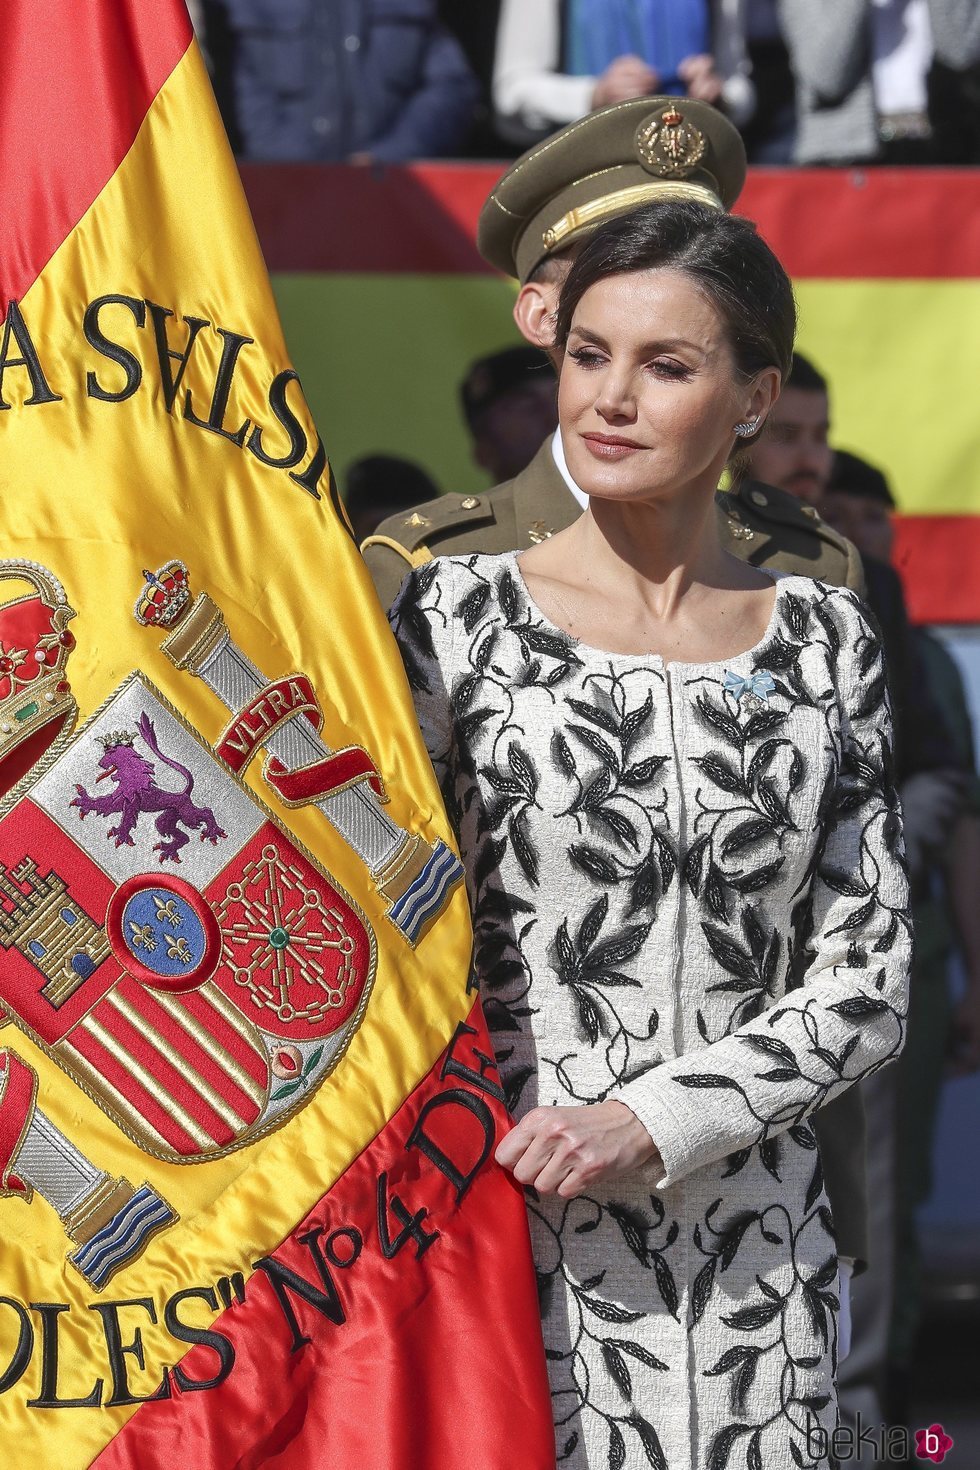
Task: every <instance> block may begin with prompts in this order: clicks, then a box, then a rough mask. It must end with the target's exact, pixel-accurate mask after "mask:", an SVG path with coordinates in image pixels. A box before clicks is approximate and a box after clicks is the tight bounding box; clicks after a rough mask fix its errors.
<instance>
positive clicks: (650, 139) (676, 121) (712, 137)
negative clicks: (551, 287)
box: [477, 97, 745, 281]
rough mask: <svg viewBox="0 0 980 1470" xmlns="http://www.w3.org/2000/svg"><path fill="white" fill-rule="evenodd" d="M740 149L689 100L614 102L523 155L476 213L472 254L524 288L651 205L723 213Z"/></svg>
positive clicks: (731, 199)
mask: <svg viewBox="0 0 980 1470" xmlns="http://www.w3.org/2000/svg"><path fill="white" fill-rule="evenodd" d="M744 183H745V145H744V144H743V142H742V139H741V137H740V136H739V133H738V131H737V129H736V128H735V127H734V126H733V125H732V123H730V122H729V121H728V119H727V118H726V117H725V116H724V114H723V113H721V112H719V111H718V109H717V108H716V107H711V106H709V105H708V103H706V102H694V101H692V100H691V99H690V98H689V97H638V98H634V99H633V100H632V101H630V102H614V103H613V104H612V105H611V106H609V107H600V108H599V109H598V111H596V112H590V113H589V114H588V116H586V117H583V118H581V119H580V120H579V121H578V122H574V123H571V124H570V125H569V126H568V127H567V128H562V130H561V132H559V133H554V134H552V136H551V137H550V138H547V139H545V141H544V142H543V143H538V144H537V145H536V146H535V147H534V148H529V149H528V151H527V152H526V153H525V154H523V155H522V156H521V157H520V158H519V159H518V160H517V162H516V163H514V164H512V165H511V167H510V168H509V169H508V170H507V172H506V173H505V174H504V176H503V178H502V179H501V180H500V182H499V183H498V184H497V186H496V188H495V189H494V190H493V191H492V193H491V195H490V197H489V199H488V200H487V202H486V204H485V205H484V206H483V210H482V212H481V214H480V224H479V229H478V232H477V244H478V246H479V249H480V253H481V255H482V256H483V257H484V259H485V260H488V261H489V262H490V264H491V265H494V266H496V267H497V269H498V270H500V271H503V272H504V273H505V274H506V275H509V276H517V278H518V279H519V280H521V281H526V280H527V278H528V277H529V276H530V274H531V273H532V271H533V270H534V268H535V266H537V265H539V264H540V263H541V261H542V260H543V259H544V258H545V257H546V256H548V255H551V254H553V253H554V252H556V251H559V250H564V249H565V248H566V247H567V246H568V245H570V244H571V243H572V242H573V241H574V240H577V239H579V238H581V236H582V235H584V234H586V233H587V232H588V231H589V230H591V229H594V228H595V226H596V225H599V224H601V223H602V222H603V221H604V220H607V219H610V218H612V216H613V215H618V214H625V213H626V211H627V210H630V209H636V208H637V206H638V205H641V204H646V203H648V202H649V201H650V200H652V199H665V200H666V199H696V200H700V201H702V202H703V203H705V204H710V205H713V206H714V207H715V208H716V209H731V207H732V205H733V204H734V203H735V200H736V199H737V198H738V196H739V194H740V192H741V189H742V185H743V184H744Z"/></svg>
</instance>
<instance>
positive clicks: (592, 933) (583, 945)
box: [562, 893, 609, 955]
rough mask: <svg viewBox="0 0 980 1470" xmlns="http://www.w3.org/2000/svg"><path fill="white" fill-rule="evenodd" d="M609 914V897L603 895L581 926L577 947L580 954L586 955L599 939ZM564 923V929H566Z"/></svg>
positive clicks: (576, 942)
mask: <svg viewBox="0 0 980 1470" xmlns="http://www.w3.org/2000/svg"><path fill="white" fill-rule="evenodd" d="M608 912H609V895H608V894H606V893H603V894H602V895H601V897H600V898H597V899H596V901H595V903H594V904H593V905H592V907H591V908H590V909H589V911H588V912H587V914H586V915H585V918H584V919H583V920H582V923H581V925H580V926H579V931H578V938H577V939H576V941H575V947H576V949H577V950H578V952H579V954H580V955H581V954H585V953H586V952H587V951H588V950H589V949H591V947H592V945H593V944H594V943H595V941H596V940H597V939H598V937H599V933H600V931H601V929H602V926H603V924H604V923H605V922H606V914H607V913H608ZM564 927H565V926H564V923H563V924H562V928H564Z"/></svg>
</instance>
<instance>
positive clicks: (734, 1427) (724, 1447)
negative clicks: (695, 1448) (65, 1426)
mask: <svg viewBox="0 0 980 1470" xmlns="http://www.w3.org/2000/svg"><path fill="white" fill-rule="evenodd" d="M752 1427H753V1426H752V1425H751V1424H726V1425H725V1427H724V1429H719V1431H718V1433H717V1434H716V1435H715V1437H714V1439H713V1440H712V1441H711V1450H710V1452H709V1454H708V1470H727V1466H728V1459H729V1456H730V1455H731V1452H732V1449H733V1447H734V1445H735V1443H736V1441H737V1440H738V1438H739V1436H740V1435H742V1434H746V1433H747V1432H748V1431H749V1430H750V1429H751V1428H752Z"/></svg>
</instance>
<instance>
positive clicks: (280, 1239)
mask: <svg viewBox="0 0 980 1470" xmlns="http://www.w3.org/2000/svg"><path fill="white" fill-rule="evenodd" d="M0 139H2V144H3V165H4V167H3V180H2V184H0V189H2V208H0V298H2V300H0V315H2V322H3V325H2V334H0V484H2V500H0V516H2V525H3V539H2V542H0V789H2V793H3V794H2V798H0V1027H2V1035H0V1217H2V1227H0V1228H2V1235H3V1251H2V1268H0V1422H2V1433H3V1438H2V1443H3V1446H4V1457H5V1460H6V1463H7V1464H9V1465H17V1466H31V1467H41V1466H49V1465H50V1466H55V1465H57V1466H58V1467H59V1470H71V1467H75V1466H79V1467H81V1466H88V1465H92V1464H98V1465H99V1466H100V1467H104V1470H109V1467H123V1466H131V1467H139V1470H154V1467H157V1466H160V1467H163V1466H166V1467H168V1470H173V1467H178V1466H179V1467H185V1466H195V1467H198V1466H202V1467H224V1466H228V1467H231V1466H234V1467H236V1470H245V1467H252V1466H283V1467H285V1466H289V1467H300V1470H302V1467H306V1466H314V1465H317V1466H319V1465H330V1466H332V1467H336V1470H345V1467H350V1470H353V1467H355V1466H356V1467H358V1470H364V1467H375V1466H377V1467H384V1470H409V1467H411V1470H457V1467H458V1470H463V1467H464V1466H465V1467H469V1466H470V1465H471V1464H475V1463H478V1464H480V1465H482V1466H486V1467H495V1466H501V1467H502V1466H504V1465H508V1466H509V1465H511V1464H513V1463H515V1462H519V1463H520V1464H521V1465H522V1467H528V1470H534V1467H547V1466H549V1465H553V1463H554V1440H553V1432H552V1428H551V1415H550V1406H549V1402H548V1388H547V1378H546V1374H545V1371H544V1363H543V1354H542V1350H541V1340H540V1330H539V1326H538V1318H537V1307H536V1300H535V1290H534V1276H533V1269H532V1266H531V1263H530V1254H529V1250H528V1244H527V1231H526V1223H525V1214H524V1205H523V1200H522V1198H521V1196H520V1193H519V1191H518V1190H517V1189H516V1188H515V1186H514V1185H513V1184H512V1182H511V1181H510V1180H509V1179H508V1178H507V1177H506V1176H505V1175H504V1174H503V1173H502V1171H500V1170H499V1168H498V1167H497V1166H496V1165H495V1164H494V1162H493V1147H494V1142H495V1139H496V1137H497V1135H498V1134H499V1133H500V1132H501V1130H502V1129H504V1128H506V1126H507V1118H506V1110H505V1105H504V1098H503V1093H502V1089H501V1086H500V1079H499V1076H498V1073H497V1069H496V1066H495V1064H494V1060H493V1052H492V1049H491V1046H490V1043H489V1040H488V1036H487V1030H486V1026H485V1023H484V1020H483V1018H482V1015H481V1011H480V1007H479V1004H478V1002H477V1001H476V999H475V997H474V995H473V994H472V993H471V992H470V991H469V989H468V983H467V977H468V970H469V954H470V943H471V936H470V928H469V919H468V911H467V903H466V896H465V892H464V889H463V885H462V883H461V881H460V880H461V876H462V875H461V868H460V864H459V860H458V858H457V856H456V854H455V852H454V850H453V846H452V839H451V837H450V833H449V829H448V827H447V823H446V818H445V814H444V812H443V809H442V806H441V804H440V800H439V795H438V791H437V788H436V785H435V782H434V778H433V774H432V771H431V768H430V766H429V764H428V760H427V758H426V756H425V753H424V750H423V748H422V745H421V741H420V739H419V736H418V732H417V728H416V725H415V720H414V715H413V712H412V706H411V701H410V698H409V694H408V690H407V686H406V683H405V680H404V677H403V674H402V671H401V666H400V662H399V660H398V656H397V652H396V650H395V647H394V644H393V642H392V640H391V638H390V636H389V633H388V630H387V627H386V625H385V623H384V620H383V617H382V615H381V612H380V610H379V608H378V606H377V603H376V601H375V598H374V594H373V591H372V589H371V586H370V583H369V581H368V578H367V576H366V574H365V572H364V569H363V567H362V564H361V561H360V558H359V556H358V553H357V551H356V549H355V547H354V545H353V542H352V539H351V537H350V534H349V530H348V527H347V524H346V522H345V520H344V515H343V511H342V509H341V508H340V506H339V503H338V500H337V494H336V490H335V487H334V484H333V480H332V478H331V474H330V469H329V465H328V462H327V457H326V451H325V448H324V444H323V441H322V440H321V439H320V437H319V435H318V433H317V430H316V428H315V426H314V424H313V422H312V420H311V417H310V413H309V410H308V408H307V405H306V402H305V399H304V396H303V392H302V388H301V385H300V383H299V381H298V379H297V376H296V373H295V372H294V371H293V369H292V368H291V366H290V362H289V358H288V355H287V352H286V348H285V344H284V342H283V338H282V333H281V329H280V326H279V322H278V318H277V315H276V311H275V308H274V305H273V300H272V296H271V292H270V288H269V282H268V278H267V275H266V271H265V267H264V265H263V261H262V258H261V254H260V252H259V249H258V246H257V244H256V240H255V235H254V232H253V229H252V224H251V220H250V218H249V214H248V210H247V208H246V205H245V203H244V199H243V195H242V192H241V188H240V184H239V179H238V174H237V172H236V169H235V165H234V162H233V160H232V158H231V155H230V153H229V150H228V146H227V143H226V140H225V137H224V134H223V131H222V128H221V124H220V121H219V119H218V116H217V112H216V109H215V106H214V101H213V97H212V94H211V89H210V85H209V82H208V78H207V75H206V71H205V68H204V66H203V63H202V59H201V56H200V54H199V52H198V49H197V46H196V44H195V42H194V40H193V36H192V32H191V28H190V24H189V21H188V18H187V15H186V12H185V10H184V6H183V4H182V3H181V0H154V3H152V4H149V3H147V0H6V4H5V6H4V16H3V40H2V48H0ZM323 351H324V352H329V351H330V343H329V341H325V342H324V343H323ZM383 411H384V405H383V404H379V405H378V412H379V414H380V413H383Z"/></svg>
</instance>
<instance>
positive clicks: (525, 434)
mask: <svg viewBox="0 0 980 1470" xmlns="http://www.w3.org/2000/svg"><path fill="white" fill-rule="evenodd" d="M557 387H558V385H557V383H556V381H555V374H554V371H553V370H552V366H551V361H550V359H549V357H548V355H547V353H545V352H541V351H540V350H539V349H538V348H537V347H506V348H505V349H504V350H503V352H493V353H491V354H490V356H489V357H481V358H479V359H478V360H477V361H476V362H475V363H473V365H472V367H471V368H470V370H469V372H468V373H467V374H466V377H465V379H464V380H463V385H462V387H461V389H460V398H461V400H462V405H463V415H464V417H465V419H466V423H467V425H468V427H469V431H470V434H471V435H472V437H473V458H474V459H475V460H476V462H477V464H478V465H481V466H482V468H483V469H485V470H486V471H487V472H488V474H489V475H490V477H491V483H492V484H494V485H497V484H500V483H501V482H502V481H504V480H512V479H513V478H514V476H515V475H519V474H520V472H521V470H523V469H526V467H527V466H528V465H529V464H530V463H531V460H532V459H533V458H534V456H535V455H536V454H537V452H538V450H539V449H540V448H541V444H542V442H543V441H544V440H545V439H547V438H548V437H549V435H551V434H553V433H554V432H555V429H556V428H557V427H558V408H557V405H556V401H555V395H556V393H557Z"/></svg>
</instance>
